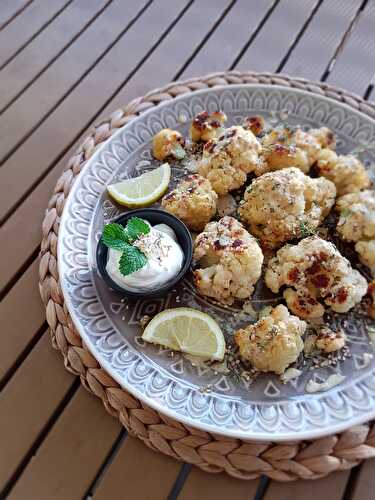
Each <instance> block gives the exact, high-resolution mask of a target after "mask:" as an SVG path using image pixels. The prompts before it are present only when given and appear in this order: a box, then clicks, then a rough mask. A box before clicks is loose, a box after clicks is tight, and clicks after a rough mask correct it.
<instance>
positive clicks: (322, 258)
mask: <svg viewBox="0 0 375 500" xmlns="http://www.w3.org/2000/svg"><path fill="white" fill-rule="evenodd" d="M265 282H266V285H267V286H268V287H269V288H270V289H271V290H272V291H273V292H274V293H277V292H278V291H279V290H280V288H281V287H282V286H283V285H286V286H287V287H288V288H287V289H286V290H285V292H284V298H285V300H286V302H287V305H288V307H289V309H290V310H291V311H292V312H293V313H294V314H296V315H297V316H299V317H301V318H314V317H319V316H322V314H323V313H324V308H323V306H322V304H320V303H319V302H318V300H319V299H321V300H323V302H324V303H325V304H326V305H328V306H331V307H332V309H333V310H334V311H336V312H340V313H344V312H347V311H349V310H350V309H351V308H352V307H354V306H355V305H356V304H358V303H359V302H360V301H361V299H362V297H363V296H364V295H365V294H366V291H367V282H366V280H365V278H364V277H363V276H362V275H361V274H360V273H359V272H358V271H357V270H354V269H353V268H352V267H351V265H350V262H349V261H348V260H347V259H346V258H345V257H343V256H342V255H341V254H340V252H339V251H338V250H337V248H336V247H335V246H334V245H333V244H332V243H330V242H328V241H325V240H322V239H321V238H319V237H318V236H311V237H309V238H305V239H304V240H302V241H300V242H299V243H298V245H285V246H284V247H283V248H281V249H280V250H279V251H278V252H277V254H276V256H275V257H274V258H272V259H271V260H270V261H269V263H268V267H267V270H266V273H265ZM310 302H311V304H310ZM319 304H320V306H321V307H319Z"/></svg>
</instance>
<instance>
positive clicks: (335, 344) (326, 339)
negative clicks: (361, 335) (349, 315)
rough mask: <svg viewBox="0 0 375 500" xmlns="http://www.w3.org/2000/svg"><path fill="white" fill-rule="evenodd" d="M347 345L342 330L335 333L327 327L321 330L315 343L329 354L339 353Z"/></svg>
mask: <svg viewBox="0 0 375 500" xmlns="http://www.w3.org/2000/svg"><path fill="white" fill-rule="evenodd" d="M345 343H346V336H345V334H344V333H343V332H342V331H341V330H338V331H337V332H334V331H333V330H331V328H328V327H326V326H323V327H321V328H320V329H319V332H318V336H317V338H316V341H315V345H316V347H317V348H318V349H320V350H321V351H324V352H327V353H330V352H335V351H339V350H340V349H342V348H343V347H344V345H345Z"/></svg>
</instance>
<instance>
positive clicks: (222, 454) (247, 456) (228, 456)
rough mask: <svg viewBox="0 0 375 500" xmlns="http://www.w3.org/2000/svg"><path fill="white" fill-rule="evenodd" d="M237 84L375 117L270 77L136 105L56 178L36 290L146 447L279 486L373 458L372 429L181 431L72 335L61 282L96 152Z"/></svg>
mask: <svg viewBox="0 0 375 500" xmlns="http://www.w3.org/2000/svg"><path fill="white" fill-rule="evenodd" d="M238 83H266V84H277V85H282V86H286V87H295V88H299V89H303V90H305V91H307V92H311V93H314V94H320V95H325V96H328V97H330V98H332V99H335V100H337V101H340V102H344V103H346V104H347V105H349V106H351V107H352V108H354V109H356V110H359V111H361V112H362V113H365V114H367V115H369V116H371V117H373V118H375V106H374V105H372V104H370V103H367V102H365V101H363V100H362V99H360V98H359V97H358V96H355V95H352V94H349V93H347V92H345V91H343V90H340V89H337V88H335V87H331V86H330V85H327V84H325V83H312V82H308V81H306V80H302V79H297V78H290V77H288V76H285V75H273V74H269V73H251V72H247V73H239V72H235V71H233V72H227V73H215V74H210V75H207V76H205V77H202V78H194V79H191V80H187V81H184V82H177V83H171V84H169V85H167V86H165V87H162V88H160V89H157V90H154V91H152V92H149V93H148V94H146V95H145V96H143V97H139V98H137V99H134V100H133V101H132V102H130V103H129V104H128V105H127V106H125V107H124V108H123V109H119V110H117V111H115V112H114V113H112V115H111V116H110V117H109V119H108V120H105V121H103V122H102V123H100V124H99V125H97V126H96V127H95V128H94V129H93V130H92V131H91V133H90V134H89V136H88V137H87V138H86V139H85V140H84V142H83V143H82V144H81V145H80V146H79V148H78V150H77V152H76V154H75V155H74V156H73V157H72V158H71V159H70V160H69V162H68V165H67V167H66V169H65V171H64V172H63V174H62V175H61V177H60V178H59V180H58V182H57V184H56V187H55V190H54V193H53V195H52V198H51V199H50V201H49V204H48V207H47V211H46V216H45V219H44V221H43V239H42V244H41V255H40V268H39V288H40V293H41V296H42V300H43V302H44V304H45V307H46V316H47V321H48V324H49V327H50V332H51V338H52V343H53V346H54V347H55V348H56V349H58V350H59V351H61V353H62V355H63V358H64V364H65V367H66V368H67V369H68V370H69V371H71V372H72V373H74V374H76V375H79V376H80V378H81V382H82V384H83V385H84V387H85V388H86V389H87V390H88V391H90V392H92V393H93V394H95V395H96V396H97V397H99V398H100V399H101V400H102V401H103V404H104V406H105V408H106V410H107V411H108V412H109V413H110V414H111V415H113V416H114V417H116V418H118V419H119V420H120V422H121V423H122V424H123V425H124V426H125V428H126V429H127V430H128V432H129V433H130V434H132V435H133V436H137V437H138V438H139V439H141V440H142V441H143V442H144V443H145V444H146V445H147V446H149V447H150V448H152V449H153V450H156V451H159V452H161V453H165V454H166V455H169V456H172V457H174V458H176V459H177V460H182V461H185V462H188V463H191V464H194V465H196V466H198V467H200V468H201V469H203V470H205V471H207V472H221V471H225V472H227V473H228V474H230V475H231V476H234V477H237V478H241V479H254V478H256V477H258V476H259V475H262V474H265V475H267V476H268V477H270V478H272V479H275V480H279V481H292V480H294V479H298V478H304V479H317V478H319V477H322V476H325V475H327V474H329V473H330V472H333V471H336V470H343V469H348V468H351V467H353V466H355V465H357V464H358V463H359V462H360V461H361V460H364V459H367V458H371V457H375V422H372V423H368V424H365V425H360V426H356V427H352V428H351V429H349V430H347V431H345V432H343V433H341V434H337V435H333V436H329V437H324V438H321V439H318V440H315V441H299V442H290V443H283V444H273V443H271V442H265V443H251V442H244V441H241V440H237V439H230V438H227V437H223V436H220V435H214V434H209V433H207V432H202V431H200V430H197V429H194V428H191V427H188V426H186V425H183V424H182V423H180V422H177V421H174V420H172V419H170V418H168V417H165V416H164V415H162V414H160V413H158V412H156V411H154V410H152V409H151V408H149V407H147V406H145V405H144V404H143V403H142V401H139V400H137V399H136V398H134V397H133V396H132V395H131V394H129V393H128V392H126V391H124V390H123V389H121V387H120V386H119V385H118V384H117V383H116V382H115V381H114V380H113V379H112V377H110V376H109V375H108V374H107V373H106V372H105V371H104V370H103V369H102V368H101V367H100V365H99V364H98V362H97V361H96V359H95V358H94V357H93V356H92V355H91V354H90V352H89V351H88V349H87V348H86V346H85V345H84V343H83V342H82V339H81V338H80V336H79V335H78V333H77V331H76V330H75V328H74V325H73V323H72V320H71V318H70V315H69V311H68V310H67V307H66V305H65V303H64V297H63V295H62V292H61V288H60V283H59V275H58V270H57V237H58V231H59V222H60V218H61V214H62V211H63V209H64V204H65V200H66V198H67V196H68V194H69V191H70V188H71V186H72V184H73V182H74V179H75V177H76V176H78V175H79V173H80V171H81V169H82V167H83V165H84V164H85V162H86V160H88V159H89V158H90V157H91V156H92V154H93V153H94V151H95V150H96V148H97V147H99V146H100V145H101V144H102V143H103V142H104V141H106V140H107V139H108V138H109V137H110V136H111V135H112V134H113V133H114V132H116V130H117V129H118V128H120V127H122V126H123V125H125V124H126V123H128V122H130V121H131V120H133V119H134V118H135V117H136V116H138V115H139V114H140V113H142V112H143V111H145V110H146V109H149V108H152V107H154V106H158V104H159V103H161V102H164V101H166V100H171V99H174V98H175V97H176V96H178V95H181V94H187V93H192V92H194V91H195V90H198V89H205V88H210V87H214V86H216V85H231V84H238Z"/></svg>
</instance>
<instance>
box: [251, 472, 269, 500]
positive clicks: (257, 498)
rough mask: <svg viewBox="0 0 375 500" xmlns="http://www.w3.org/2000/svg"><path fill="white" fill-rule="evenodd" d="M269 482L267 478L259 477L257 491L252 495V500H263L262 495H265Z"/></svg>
mask: <svg viewBox="0 0 375 500" xmlns="http://www.w3.org/2000/svg"><path fill="white" fill-rule="evenodd" d="M270 482H271V480H270V479H269V478H268V477H267V476H261V477H260V479H259V485H258V489H257V490H256V492H255V495H254V500H263V498H264V495H265V494H266V493H267V489H268V486H269V484H270Z"/></svg>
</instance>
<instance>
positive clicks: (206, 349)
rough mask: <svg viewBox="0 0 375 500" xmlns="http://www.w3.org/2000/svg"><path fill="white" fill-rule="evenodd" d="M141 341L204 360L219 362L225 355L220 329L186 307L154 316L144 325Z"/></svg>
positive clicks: (201, 314)
mask: <svg viewBox="0 0 375 500" xmlns="http://www.w3.org/2000/svg"><path fill="white" fill-rule="evenodd" d="M142 338H143V339H144V340H146V341H147V342H151V343H153V344H161V345H163V346H165V347H168V348H170V349H173V350H174V351H181V352H185V353H188V354H191V355H193V356H200V357H202V358H205V359H211V360H217V361H222V359H223V358H224V354H225V339H224V335H223V333H222V331H221V329H220V326H219V325H218V324H217V323H216V321H215V320H214V319H213V318H211V316H209V315H208V314H205V313H202V312H201V311H198V310H196V309H190V308H188V307H178V308H176V309H166V310H165V311H162V312H161V313H159V314H157V315H156V316H155V317H154V318H153V319H152V320H151V321H150V323H149V324H148V325H147V326H146V328H145V330H144V332H143V335H142Z"/></svg>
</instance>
